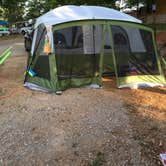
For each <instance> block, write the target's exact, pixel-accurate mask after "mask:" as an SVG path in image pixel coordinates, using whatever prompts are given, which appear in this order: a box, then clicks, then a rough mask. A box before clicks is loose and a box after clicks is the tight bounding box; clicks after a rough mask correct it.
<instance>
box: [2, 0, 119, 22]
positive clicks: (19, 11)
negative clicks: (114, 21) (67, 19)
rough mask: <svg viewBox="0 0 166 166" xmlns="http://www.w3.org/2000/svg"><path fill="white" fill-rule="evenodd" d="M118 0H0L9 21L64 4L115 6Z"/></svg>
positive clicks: (5, 17) (31, 16) (29, 16)
mask: <svg viewBox="0 0 166 166" xmlns="http://www.w3.org/2000/svg"><path fill="white" fill-rule="evenodd" d="M115 1H116V0H102V1H101V0H0V9H1V10H3V12H1V15H2V17H4V19H7V20H8V21H9V22H16V21H23V19H25V20H27V19H31V18H37V17H39V16H40V15H42V14H43V13H45V12H47V11H49V10H51V9H54V8H56V7H58V6H63V5H97V6H107V7H112V8H115ZM1 15H0V16H1Z"/></svg>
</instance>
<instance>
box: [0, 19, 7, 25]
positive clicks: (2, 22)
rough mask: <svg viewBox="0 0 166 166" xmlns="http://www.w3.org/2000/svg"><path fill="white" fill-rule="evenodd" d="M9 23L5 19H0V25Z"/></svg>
mask: <svg viewBox="0 0 166 166" xmlns="http://www.w3.org/2000/svg"><path fill="white" fill-rule="evenodd" d="M8 24H9V23H8V22H7V21H4V20H0V25H8Z"/></svg>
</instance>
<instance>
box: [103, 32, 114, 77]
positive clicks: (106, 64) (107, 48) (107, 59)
mask: <svg viewBox="0 0 166 166" xmlns="http://www.w3.org/2000/svg"><path fill="white" fill-rule="evenodd" d="M103 49H104V57H103V76H109V75H114V71H115V70H114V63H113V55H112V46H111V40H110V33H109V31H108V30H107V31H106V32H105V34H104V48H103Z"/></svg>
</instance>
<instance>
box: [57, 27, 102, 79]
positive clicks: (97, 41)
mask: <svg viewBox="0 0 166 166" xmlns="http://www.w3.org/2000/svg"><path fill="white" fill-rule="evenodd" d="M101 34H102V26H101V25H83V26H73V27H68V28H64V29H60V30H57V31H54V47H55V56H56V63H57V73H58V79H59V80H62V79H67V78H82V77H94V76H98V75H99V57H100V56H99V55H100V48H101Z"/></svg>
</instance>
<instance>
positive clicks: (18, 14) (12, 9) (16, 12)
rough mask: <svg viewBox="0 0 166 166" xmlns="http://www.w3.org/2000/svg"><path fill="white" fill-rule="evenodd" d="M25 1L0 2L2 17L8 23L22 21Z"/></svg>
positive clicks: (4, 0)
mask: <svg viewBox="0 0 166 166" xmlns="http://www.w3.org/2000/svg"><path fill="white" fill-rule="evenodd" d="M25 1H26V0H1V1H0V6H1V8H2V9H3V13H2V17H3V18H4V19H7V20H8V21H9V22H11V23H12V22H16V21H20V20H22V19H23V14H24V9H25V8H24V6H25Z"/></svg>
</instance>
